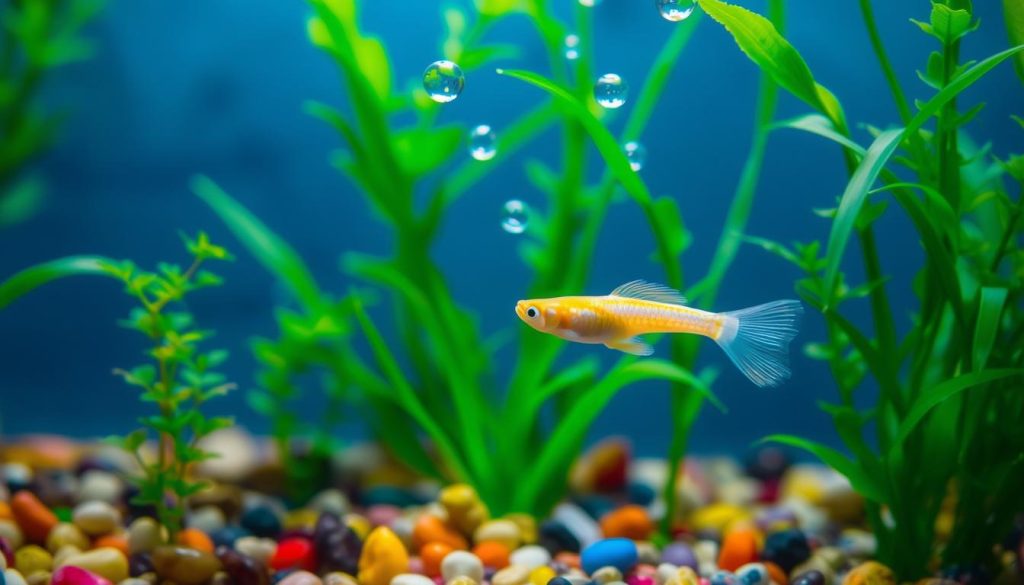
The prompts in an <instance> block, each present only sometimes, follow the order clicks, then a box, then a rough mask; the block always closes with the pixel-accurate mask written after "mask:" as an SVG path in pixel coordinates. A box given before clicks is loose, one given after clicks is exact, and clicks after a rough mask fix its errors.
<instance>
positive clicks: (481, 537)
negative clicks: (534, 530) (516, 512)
mask: <svg viewBox="0 0 1024 585" xmlns="http://www.w3.org/2000/svg"><path fill="white" fill-rule="evenodd" d="M489 540H492V541H495V542H500V543H502V544H504V545H505V546H507V547H508V550H516V549H517V548H519V542H520V541H521V540H522V531H521V530H519V525H517V524H516V523H515V522H513V521H511V520H491V521H490V522H484V523H483V524H481V525H480V528H477V529H476V532H474V533H473V541H474V542H476V543H477V544H479V543H481V542H486V541H489Z"/></svg>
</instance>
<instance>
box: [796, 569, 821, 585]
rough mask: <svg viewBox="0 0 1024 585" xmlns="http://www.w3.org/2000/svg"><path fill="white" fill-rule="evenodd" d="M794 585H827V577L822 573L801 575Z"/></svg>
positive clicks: (811, 572)
mask: <svg viewBox="0 0 1024 585" xmlns="http://www.w3.org/2000/svg"><path fill="white" fill-rule="evenodd" d="M792 583H793V585H825V575H823V574H822V573H821V571H807V572H806V573H800V574H799V575H797V576H796V578H795V579H793V581H792Z"/></svg>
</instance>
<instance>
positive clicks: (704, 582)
mask: <svg viewBox="0 0 1024 585" xmlns="http://www.w3.org/2000/svg"><path fill="white" fill-rule="evenodd" d="M700 585H711V581H708V580H707V578H706V577H701V578H700Z"/></svg>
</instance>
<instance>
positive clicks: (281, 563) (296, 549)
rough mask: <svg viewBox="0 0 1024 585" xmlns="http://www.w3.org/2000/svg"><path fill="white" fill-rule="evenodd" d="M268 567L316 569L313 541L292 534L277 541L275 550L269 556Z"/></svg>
mask: <svg viewBox="0 0 1024 585" xmlns="http://www.w3.org/2000/svg"><path fill="white" fill-rule="evenodd" d="M270 568H272V569H274V570H275V571H280V570H282V569H303V570H306V571H310V572H312V571H316V555H315V551H314V550H313V543H312V542H311V541H310V540H309V539H308V538H302V537H301V536H293V537H291V538H285V539H283V540H281V542H279V543H277V551H276V552H275V553H274V556H272V557H270Z"/></svg>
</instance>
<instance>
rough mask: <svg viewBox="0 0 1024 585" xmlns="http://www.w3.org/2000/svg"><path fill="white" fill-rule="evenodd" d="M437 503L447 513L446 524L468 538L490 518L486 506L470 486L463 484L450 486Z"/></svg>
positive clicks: (445, 489)
mask: <svg viewBox="0 0 1024 585" xmlns="http://www.w3.org/2000/svg"><path fill="white" fill-rule="evenodd" d="M437 500H438V502H440V503H441V505H442V506H443V507H444V509H445V511H446V512H447V513H448V522H449V524H451V525H452V526H454V527H455V529H456V530H458V531H459V532H461V533H462V534H463V535H465V536H469V535H471V534H473V532H474V531H476V529H477V528H479V527H480V525H481V524H483V523H484V522H487V520H488V519H489V518H490V517H491V514H490V512H489V511H488V510H487V506H486V505H484V503H483V502H481V501H480V496H478V495H477V493H476V490H474V489H473V487H472V486H470V485H467V484H464V483H456V484H452V485H450V486H448V487H446V488H444V489H443V490H441V494H440V495H439V496H438V499H437Z"/></svg>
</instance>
